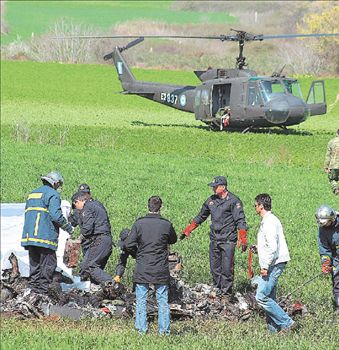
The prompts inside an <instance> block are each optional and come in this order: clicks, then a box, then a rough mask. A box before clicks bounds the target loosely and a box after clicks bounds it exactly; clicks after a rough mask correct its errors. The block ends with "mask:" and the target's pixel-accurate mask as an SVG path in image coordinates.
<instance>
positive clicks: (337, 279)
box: [332, 266, 339, 309]
mask: <svg viewBox="0 0 339 350" xmlns="http://www.w3.org/2000/svg"><path fill="white" fill-rule="evenodd" d="M332 284H333V296H334V302H335V306H336V307H337V308H338V309H339V266H337V268H336V269H334V268H333V270H332Z"/></svg>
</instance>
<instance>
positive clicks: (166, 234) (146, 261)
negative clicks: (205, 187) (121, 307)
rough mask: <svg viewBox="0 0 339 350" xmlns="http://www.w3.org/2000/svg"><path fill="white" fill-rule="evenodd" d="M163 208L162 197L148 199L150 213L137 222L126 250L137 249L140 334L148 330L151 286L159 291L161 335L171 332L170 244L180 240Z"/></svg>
mask: <svg viewBox="0 0 339 350" xmlns="http://www.w3.org/2000/svg"><path fill="white" fill-rule="evenodd" d="M161 206H162V200H161V198H160V197H158V196H153V197H151V198H149V200H148V209H149V213H148V214H147V215H146V216H144V217H142V218H139V219H138V220H136V222H135V223H134V225H133V227H132V229H131V233H130V234H129V236H128V237H127V238H126V240H125V244H124V247H123V249H124V250H125V251H127V252H130V253H132V254H133V253H134V252H135V250H137V253H136V266H135V271H134V283H135V284H136V286H135V287H136V318H135V328H136V329H137V330H138V332H139V333H140V334H145V333H146V332H147V328H148V327H147V297H148V289H149V284H150V283H151V284H154V286H155V289H156V298H157V303H158V328H159V333H160V334H167V335H168V334H169V333H170V310H169V304H168V290H169V279H170V274H169V265H168V244H174V243H175V242H176V241H177V234H176V232H175V230H174V228H173V225H172V224H171V222H170V221H168V220H166V219H165V218H163V217H162V216H161V215H160V209H161Z"/></svg>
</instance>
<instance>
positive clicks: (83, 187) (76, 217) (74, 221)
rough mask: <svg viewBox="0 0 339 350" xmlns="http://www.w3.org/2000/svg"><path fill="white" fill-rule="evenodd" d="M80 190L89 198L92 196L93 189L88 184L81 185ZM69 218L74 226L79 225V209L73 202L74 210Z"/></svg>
mask: <svg viewBox="0 0 339 350" xmlns="http://www.w3.org/2000/svg"><path fill="white" fill-rule="evenodd" d="M78 192H83V193H84V194H85V195H86V196H87V197H88V198H89V199H90V198H92V195H91V189H90V187H89V186H88V185H87V184H81V185H79V187H78ZM68 220H69V222H70V223H71V225H72V226H73V227H77V226H78V225H79V220H80V218H79V210H78V209H76V208H75V207H74V205H73V203H72V211H71V213H70V215H69V217H68Z"/></svg>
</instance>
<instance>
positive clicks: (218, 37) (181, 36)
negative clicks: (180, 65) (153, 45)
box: [52, 35, 221, 40]
mask: <svg viewBox="0 0 339 350" xmlns="http://www.w3.org/2000/svg"><path fill="white" fill-rule="evenodd" d="M141 37H142V38H148V39H152V38H158V39H162V38H165V39H166V38H173V39H220V38H221V35H220V36H185V35H110V36H104V35H79V36H64V37H54V38H52V39H59V40H60V39H61V40H63V39H134V38H141Z"/></svg>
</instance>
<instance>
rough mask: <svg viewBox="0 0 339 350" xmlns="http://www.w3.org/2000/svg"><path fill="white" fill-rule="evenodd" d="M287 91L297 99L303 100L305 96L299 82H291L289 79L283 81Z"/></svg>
mask: <svg viewBox="0 0 339 350" xmlns="http://www.w3.org/2000/svg"><path fill="white" fill-rule="evenodd" d="M283 82H284V84H285V87H286V90H287V91H288V92H289V93H290V94H292V95H293V96H295V97H298V98H301V99H302V100H304V99H303V95H302V93H301V89H300V85H299V82H298V80H289V79H284V80H283Z"/></svg>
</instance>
